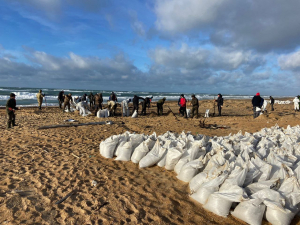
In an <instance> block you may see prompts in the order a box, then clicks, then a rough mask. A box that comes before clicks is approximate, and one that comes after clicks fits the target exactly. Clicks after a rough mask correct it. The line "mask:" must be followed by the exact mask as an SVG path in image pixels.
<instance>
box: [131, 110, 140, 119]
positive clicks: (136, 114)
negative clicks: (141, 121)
mask: <svg viewBox="0 0 300 225" xmlns="http://www.w3.org/2000/svg"><path fill="white" fill-rule="evenodd" d="M131 117H132V118H137V117H138V113H137V111H136V110H134V112H133V114H132V116H131Z"/></svg>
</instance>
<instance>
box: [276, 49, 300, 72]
mask: <svg viewBox="0 0 300 225" xmlns="http://www.w3.org/2000/svg"><path fill="white" fill-rule="evenodd" d="M278 63H279V66H280V67H281V69H283V70H299V69H300V50H299V51H296V52H293V53H290V54H286V55H281V56H280V57H279V58H278Z"/></svg>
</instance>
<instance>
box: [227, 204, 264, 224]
mask: <svg viewBox="0 0 300 225" xmlns="http://www.w3.org/2000/svg"><path fill="white" fill-rule="evenodd" d="M265 209H266V206H265V204H263V200H262V199H250V200H248V201H243V202H241V203H240V204H238V205H237V207H236V208H235V209H234V211H233V212H232V213H231V215H233V216H234V217H236V218H238V219H240V220H243V221H245V222H246V223H249V224H250V225H261V222H262V219H263V215H264V212H265Z"/></svg>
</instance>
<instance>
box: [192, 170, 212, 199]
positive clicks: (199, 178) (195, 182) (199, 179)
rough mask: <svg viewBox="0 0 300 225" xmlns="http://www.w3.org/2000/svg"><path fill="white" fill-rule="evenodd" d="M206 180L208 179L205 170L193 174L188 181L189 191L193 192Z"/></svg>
mask: <svg viewBox="0 0 300 225" xmlns="http://www.w3.org/2000/svg"><path fill="white" fill-rule="evenodd" d="M207 181H208V176H207V173H206V172H202V173H199V174H197V175H196V176H194V177H193V178H192V179H191V181H190V183H189V186H190V192H191V193H192V194H193V193H195V192H196V191H197V190H198V189H199V188H200V187H201V185H202V184H203V183H204V182H207Z"/></svg>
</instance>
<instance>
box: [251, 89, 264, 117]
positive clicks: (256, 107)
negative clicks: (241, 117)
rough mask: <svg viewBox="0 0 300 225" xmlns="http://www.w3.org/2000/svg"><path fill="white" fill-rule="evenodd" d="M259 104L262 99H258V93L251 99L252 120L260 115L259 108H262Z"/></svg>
mask: <svg viewBox="0 0 300 225" xmlns="http://www.w3.org/2000/svg"><path fill="white" fill-rule="evenodd" d="M261 102H262V97H260V93H256V95H255V96H254V97H253V98H252V106H253V118H254V119H255V118H256V117H258V116H259V114H260V111H261V106H262V104H261Z"/></svg>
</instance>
